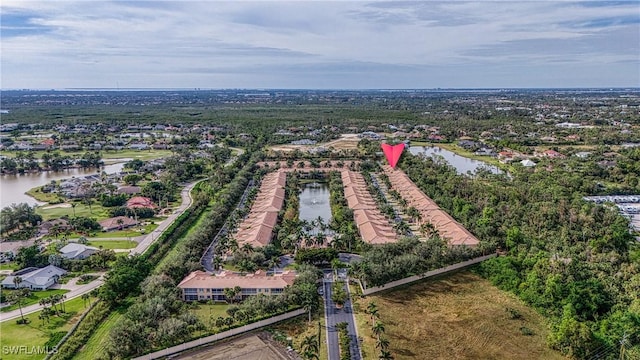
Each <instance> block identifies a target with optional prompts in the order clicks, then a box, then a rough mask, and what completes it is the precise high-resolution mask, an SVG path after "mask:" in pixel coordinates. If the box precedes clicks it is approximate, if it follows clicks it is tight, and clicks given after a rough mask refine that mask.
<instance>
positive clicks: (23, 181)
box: [0, 162, 124, 207]
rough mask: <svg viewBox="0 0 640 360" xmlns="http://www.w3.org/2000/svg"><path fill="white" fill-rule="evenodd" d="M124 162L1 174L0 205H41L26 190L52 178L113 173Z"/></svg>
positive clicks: (122, 165) (118, 169) (120, 167)
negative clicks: (58, 169)
mask: <svg viewBox="0 0 640 360" xmlns="http://www.w3.org/2000/svg"><path fill="white" fill-rule="evenodd" d="M123 167H124V162H119V163H115V164H110V165H106V166H104V167H102V168H101V169H99V170H96V169H67V170H61V171H42V172H37V173H28V174H15V175H2V176H0V207H5V206H9V205H11V204H12V203H16V204H18V203H27V204H29V205H41V203H39V202H37V201H36V200H35V199H34V198H32V197H31V196H29V195H27V194H25V192H27V191H29V190H31V189H33V188H34V187H37V186H42V185H46V184H48V183H50V182H51V180H60V179H68V178H72V177H76V176H85V175H91V174H100V173H101V172H102V171H104V172H106V173H107V174H113V173H116V172H120V171H122V168H123Z"/></svg>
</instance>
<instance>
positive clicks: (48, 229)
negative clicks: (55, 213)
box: [37, 219, 71, 236]
mask: <svg viewBox="0 0 640 360" xmlns="http://www.w3.org/2000/svg"><path fill="white" fill-rule="evenodd" d="M70 229H71V225H69V222H68V221H67V220H65V219H53V220H47V221H43V222H42V223H41V224H40V225H38V235H37V236H44V235H55V233H56V232H64V231H66V230H70Z"/></svg>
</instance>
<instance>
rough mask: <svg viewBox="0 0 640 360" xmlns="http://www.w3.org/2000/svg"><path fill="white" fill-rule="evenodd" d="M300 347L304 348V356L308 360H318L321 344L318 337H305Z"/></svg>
mask: <svg viewBox="0 0 640 360" xmlns="http://www.w3.org/2000/svg"><path fill="white" fill-rule="evenodd" d="M300 347H301V348H302V354H303V356H304V357H305V358H306V359H308V360H310V359H316V360H317V359H318V351H319V347H320V344H319V342H318V339H317V336H316V335H309V336H305V338H304V339H303V340H302V343H301V344H300Z"/></svg>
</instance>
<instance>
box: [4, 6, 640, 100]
mask: <svg viewBox="0 0 640 360" xmlns="http://www.w3.org/2000/svg"><path fill="white" fill-rule="evenodd" d="M585 5H589V6H585ZM591 5H592V4H591V3H587V4H581V3H572V2H566V1H560V2H552V1H540V2H523V1H499V2H485V1H483V2H461V1H452V2H372V3H365V2H337V1H327V2H283V1H263V2H242V1H241V2H220V1H200V2H192V1H180V2H177V1H171V2H170V1H160V2H153V1H145V0H140V1H137V2H133V1H126V2H125V1H55V2H52V1H28V0H27V1H23V0H4V1H3V2H2V5H0V10H1V11H2V17H3V19H2V20H3V30H5V28H6V30H5V31H3V32H2V34H0V36H1V42H2V45H1V46H2V55H1V61H2V74H1V75H2V87H3V88H22V87H38V88H40V87H42V88H48V87H112V86H114V82H115V81H118V82H119V83H120V84H121V86H128V87H203V88H205V87H237V86H240V85H236V84H240V83H242V84H243V85H242V86H249V87H252V82H251V81H252V80H253V81H255V85H254V86H256V87H285V86H286V85H285V84H292V83H296V84H298V83H300V84H301V86H300V87H318V86H324V85H326V86H327V87H348V88H357V87H398V86H400V87H421V86H424V87H431V86H453V85H449V84H447V77H446V76H447V75H449V76H450V77H451V80H450V82H451V84H454V83H456V84H459V85H456V86H465V85H464V83H460V80H459V79H454V78H453V77H455V76H456V75H458V74H461V73H465V74H466V78H467V79H468V81H469V83H471V82H473V83H474V84H476V85H474V86H483V85H482V84H483V80H484V81H485V82H484V83H486V85H484V86H486V87H491V86H496V85H495V84H496V83H497V82H498V81H499V82H500V83H501V84H504V85H500V86H541V84H537V83H538V82H539V80H540V77H539V74H537V72H541V71H545V74H546V75H547V76H548V74H549V73H554V71H556V72H558V74H563V78H566V75H567V73H566V71H565V70H563V69H561V68H559V67H558V66H559V65H558V63H571V64H572V66H573V67H574V68H575V69H576V70H580V66H583V68H582V69H583V70H584V71H583V72H576V71H573V72H570V73H572V74H574V75H573V76H574V78H571V79H567V80H566V81H567V86H569V83H571V86H580V84H583V85H582V86H600V85H601V86H629V85H634V84H635V85H637V84H638V83H640V74H639V72H640V70H638V66H636V67H635V68H636V69H635V72H634V70H633V68H634V67H633V65H634V64H633V60H634V59H633V57H634V54H636V55H637V54H639V53H640V45H639V43H640V42H639V41H635V43H634V42H633V40H634V39H637V38H638V33H639V29H640V28H639V26H640V19H639V17H640V16H639V15H638V10H639V5H638V4H637V3H635V2H629V3H628V4H624V3H623V4H622V5H621V6H620V5H616V4H612V5H611V6H607V4H606V3H605V4H603V5H604V6H591ZM20 22H28V24H27V25H29V28H30V29H29V31H26V30H25V31H24V33H20V26H17V25H16V23H20ZM5 24H9V25H5ZM18 25H19V24H18ZM9 26H14V29H13V30H12V31H14V33H12V32H11V31H9ZM25 29H26V27H25ZM34 29H36V30H34ZM37 29H40V30H37ZM15 31H18V33H15ZM620 32H623V33H628V34H631V35H629V36H625V37H624V38H625V39H626V40H627V41H630V43H629V44H627V46H626V47H615V46H610V45H608V44H611V43H612V42H613V43H615V42H616V41H620V40H619V39H620ZM634 34H635V35H634ZM634 36H635V37H634ZM629 49H631V51H629ZM363 64H373V65H375V66H373V65H371V66H369V65H367V66H365V65H363ZM546 65H548V68H547V69H546V70H545V66H546ZM358 66H362V70H361V71H358V69H360V68H358ZM484 66H488V67H492V66H503V67H514V66H516V67H517V68H518V69H521V71H523V72H525V74H523V76H519V77H518V79H517V82H515V80H514V82H513V83H511V84H509V79H508V78H499V77H500V72H499V71H495V74H489V73H490V72H487V71H486V69H483V67H484ZM461 67H462V68H464V71H461V70H460V69H461ZM594 67H596V68H598V67H602V68H605V67H606V68H610V67H614V68H617V69H619V70H620V71H624V72H626V74H625V76H617V77H616V76H615V73H614V74H613V75H611V72H610V71H607V72H600V73H599V72H598V71H595V72H594V71H593V69H594ZM260 69H269V71H271V73H269V74H256V73H257V72H259V71H260ZM301 69H304V71H301ZM340 69H342V70H345V69H348V70H349V71H341V70H340ZM587 70H589V71H587ZM629 70H630V71H631V73H629ZM380 71H389V72H391V73H390V74H381V73H380ZM412 72H413V74H414V75H413V78H414V79H416V84H413V85H412V84H411V82H410V79H411V78H412V76H411V75H410V74H411V73H412ZM436 72H437V73H436ZM337 73H339V74H340V75H339V76H336V74H337ZM527 73H529V75H527ZM227 74H228V75H227ZM307 74H308V75H307ZM363 74H365V75H363ZM394 74H396V75H397V76H398V79H399V80H397V81H396V80H394V76H393V75H394ZM604 74H607V76H609V78H604V77H603V76H604ZM258 75H259V76H258ZM436 75H437V76H436ZM292 76H295V77H296V78H295V79H292V78H291V77H292ZM365 78H366V79H365ZM430 78H434V79H438V81H439V82H440V83H438V84H433V85H432V84H425V82H428V80H429V79H430ZM569 80H570V81H569ZM305 81H308V85H306V86H305ZM329 81H330V82H331V84H327V82H329ZM259 82H260V83H259ZM365 84H366V86H365ZM421 84H424V85H421ZM542 86H544V85H542ZM556 86H558V85H556Z"/></svg>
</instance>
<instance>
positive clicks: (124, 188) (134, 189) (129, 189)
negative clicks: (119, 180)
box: [117, 186, 142, 195]
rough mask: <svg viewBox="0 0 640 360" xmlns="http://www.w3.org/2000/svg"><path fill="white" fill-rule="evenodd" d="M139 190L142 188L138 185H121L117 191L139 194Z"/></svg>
mask: <svg viewBox="0 0 640 360" xmlns="http://www.w3.org/2000/svg"><path fill="white" fill-rule="evenodd" d="M141 191H142V188H141V187H140V186H121V187H119V188H118V190H117V193H118V194H127V195H133V194H139V193H140V192H141Z"/></svg>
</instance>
